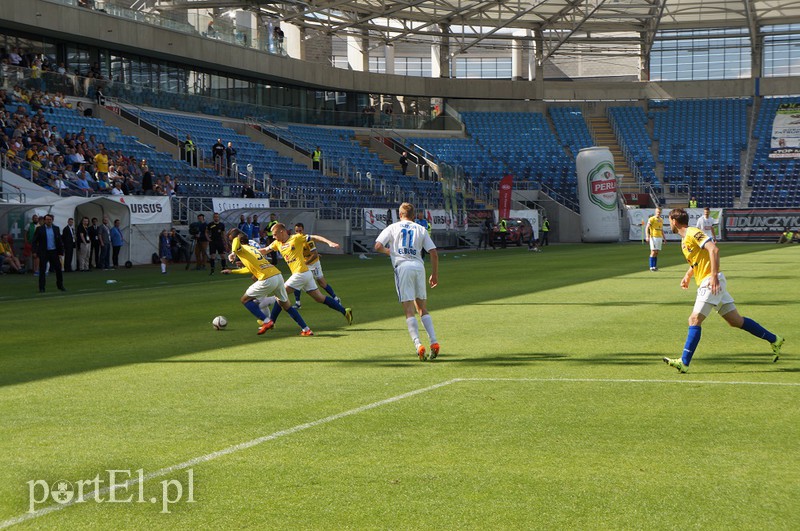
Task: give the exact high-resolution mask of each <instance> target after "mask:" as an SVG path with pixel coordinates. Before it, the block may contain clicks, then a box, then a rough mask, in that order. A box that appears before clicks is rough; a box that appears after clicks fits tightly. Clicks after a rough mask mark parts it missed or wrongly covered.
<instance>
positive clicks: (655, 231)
mask: <svg viewBox="0 0 800 531" xmlns="http://www.w3.org/2000/svg"><path fill="white" fill-rule="evenodd" d="M645 234H646V239H647V241H648V242H650V271H658V251H660V250H661V246H662V245H663V244H664V220H662V219H661V207H656V213H655V214H653V215H652V216H650V218H649V219H648V220H647V229H646V231H645Z"/></svg>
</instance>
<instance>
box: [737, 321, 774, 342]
mask: <svg viewBox="0 0 800 531" xmlns="http://www.w3.org/2000/svg"><path fill="white" fill-rule="evenodd" d="M742 330H746V331H748V332H750V333H751V334H753V335H754V336H756V337H757V338H759V339H764V340H766V341H769V342H770V343H775V341H776V339H777V338H776V337H775V334H773V333H772V332H770V331H769V330H767V329H766V328H764V327H763V326H761V325H760V324H758V323H757V322H755V321H753V320H752V319H750V318H749V317H745V318H744V323H743V324H742Z"/></svg>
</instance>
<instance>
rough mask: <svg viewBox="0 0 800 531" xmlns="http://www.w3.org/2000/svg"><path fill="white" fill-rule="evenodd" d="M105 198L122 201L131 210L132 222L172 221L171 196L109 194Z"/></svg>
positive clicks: (139, 223)
mask: <svg viewBox="0 0 800 531" xmlns="http://www.w3.org/2000/svg"><path fill="white" fill-rule="evenodd" d="M104 198H105V199H109V200H111V201H115V202H117V203H122V204H123V205H126V206H127V207H128V209H129V210H130V211H131V224H132V225H143V224H147V223H172V204H171V203H170V202H169V197H166V196H157V195H155V196H153V195H109V196H104Z"/></svg>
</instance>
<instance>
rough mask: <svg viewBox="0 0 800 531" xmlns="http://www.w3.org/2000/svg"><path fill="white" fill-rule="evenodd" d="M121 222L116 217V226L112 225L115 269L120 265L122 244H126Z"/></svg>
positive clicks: (112, 248)
mask: <svg viewBox="0 0 800 531" xmlns="http://www.w3.org/2000/svg"><path fill="white" fill-rule="evenodd" d="M119 224H120V221H119V220H118V219H115V220H114V226H113V227H111V250H112V256H111V258H112V260H113V264H114V267H113V269H116V268H118V267H119V252H120V250H121V249H122V246H123V245H124V244H125V238H123V236H122V229H121V228H120V226H119Z"/></svg>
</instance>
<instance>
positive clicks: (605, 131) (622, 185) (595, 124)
mask: <svg viewBox="0 0 800 531" xmlns="http://www.w3.org/2000/svg"><path fill="white" fill-rule="evenodd" d="M589 129H590V130H591V132H592V137H593V138H594V144H595V145H596V146H606V147H608V149H609V151H611V156H612V157H613V158H614V169H615V170H616V172H617V179H618V182H619V189H620V192H621V193H623V194H639V193H642V190H641V188H640V186H639V184H638V183H637V182H636V177H635V176H634V175H633V172H632V171H631V168H630V166H628V161H627V160H626V159H625V155H624V154H623V153H622V148H621V147H620V145H619V142H618V141H617V136H616V135H615V134H614V129H613V128H612V127H611V124H610V123H609V121H608V118H607V117H606V116H594V117H592V118H589Z"/></svg>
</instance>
